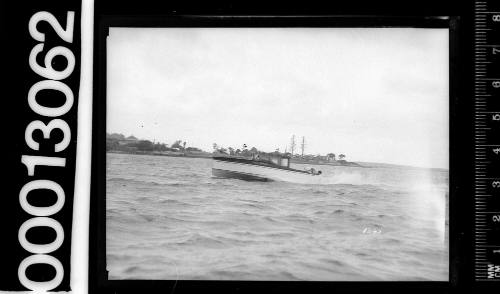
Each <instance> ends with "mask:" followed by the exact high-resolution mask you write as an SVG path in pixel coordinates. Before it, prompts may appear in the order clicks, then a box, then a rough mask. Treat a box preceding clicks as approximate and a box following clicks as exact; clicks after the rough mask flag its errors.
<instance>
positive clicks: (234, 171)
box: [212, 159, 321, 184]
mask: <svg viewBox="0 0 500 294" xmlns="http://www.w3.org/2000/svg"><path fill="white" fill-rule="evenodd" d="M212 175H213V176H214V177H218V178H234V179H241V180H247V181H283V182H292V183H302V184H317V183H319V181H320V178H321V176H318V175H312V174H310V173H306V172H303V171H299V170H293V169H282V168H274V167H269V166H261V165H255V164H251V163H245V162H234V161H227V160H223V159H222V160H218V159H214V160H213V167H212Z"/></svg>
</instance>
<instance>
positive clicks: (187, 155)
mask: <svg viewBox="0 0 500 294" xmlns="http://www.w3.org/2000/svg"><path fill="white" fill-rule="evenodd" d="M106 153H115V154H134V155H153V156H168V157H184V158H205V159H212V157H213V154H212V153H208V152H203V153H201V152H196V153H194V152H185V153H183V152H171V151H152V152H151V151H120V150H107V151H106ZM291 163H293V164H309V165H328V166H346V167H363V168H365V167H368V168H369V167H370V166H363V165H360V164H358V163H356V162H349V161H342V162H339V161H337V162H330V163H328V162H311V161H300V160H297V159H292V160H291Z"/></svg>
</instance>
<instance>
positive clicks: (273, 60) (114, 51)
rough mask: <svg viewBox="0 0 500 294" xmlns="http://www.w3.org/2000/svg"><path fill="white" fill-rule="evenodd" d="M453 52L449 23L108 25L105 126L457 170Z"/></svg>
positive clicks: (201, 142) (169, 137)
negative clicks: (452, 135)
mask: <svg viewBox="0 0 500 294" xmlns="http://www.w3.org/2000/svg"><path fill="white" fill-rule="evenodd" d="M448 60H449V58H448V30H447V29H424V28H111V29H110V33H109V36H108V40H107V132H108V133H114V132H116V133H122V134H124V135H126V136H129V135H134V136H136V137H138V138H141V139H148V140H151V141H152V140H155V141H157V142H158V141H159V142H163V143H167V144H172V143H173V142H174V141H175V140H178V139H179V140H183V141H186V144H187V146H193V147H199V148H202V149H204V150H206V151H211V150H212V145H213V143H217V144H218V145H219V146H224V147H229V146H231V147H234V148H235V149H236V148H241V146H242V145H243V144H247V145H248V146H249V148H250V147H252V146H255V147H256V148H257V149H259V150H263V151H268V152H271V151H274V150H276V149H277V148H279V150H280V151H282V152H283V151H285V149H286V150H287V151H290V149H289V148H290V147H289V145H290V141H291V140H290V139H291V137H292V135H295V137H296V138H297V141H299V140H301V138H302V136H304V137H305V141H306V148H305V153H307V154H327V153H335V154H345V155H346V159H347V160H349V161H361V162H381V163H393V164H403V165H412V166H419V167H435V168H448V160H449V133H448V132H449V129H448V128H449V123H448V120H449V93H448V89H449V64H448ZM298 143H299V142H297V145H299V144H298Z"/></svg>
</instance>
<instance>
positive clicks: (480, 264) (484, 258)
mask: <svg viewBox="0 0 500 294" xmlns="http://www.w3.org/2000/svg"><path fill="white" fill-rule="evenodd" d="M496 2H500V1H496ZM473 23H474V38H473V40H474V145H475V148H474V162H475V167H474V218H475V224H474V266H475V268H474V275H475V280H476V281H481V282H482V281H500V36H499V35H500V3H494V1H493V0H484V1H476V2H475V6H474V22H473Z"/></svg>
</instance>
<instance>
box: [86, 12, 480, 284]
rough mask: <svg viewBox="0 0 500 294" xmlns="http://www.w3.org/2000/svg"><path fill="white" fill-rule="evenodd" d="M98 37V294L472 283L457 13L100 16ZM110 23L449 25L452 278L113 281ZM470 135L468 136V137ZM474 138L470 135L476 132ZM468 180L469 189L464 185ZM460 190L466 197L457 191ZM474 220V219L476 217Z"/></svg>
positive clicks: (94, 205) (93, 271) (463, 71)
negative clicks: (109, 245) (109, 262)
mask: <svg viewBox="0 0 500 294" xmlns="http://www.w3.org/2000/svg"><path fill="white" fill-rule="evenodd" d="M95 21H96V22H95V24H94V25H95V34H94V36H95V39H94V42H95V43H94V98H93V123H92V127H93V135H92V175H91V215H90V234H91V236H92V237H91V240H90V241H91V242H90V255H89V258H90V259H89V282H90V290H91V291H92V292H94V291H96V292H98V293H101V292H102V291H104V292H110V293H118V292H135V291H137V290H153V291H158V290H163V291H167V290H168V291H172V292H173V291H174V290H175V291H181V292H183V291H188V292H191V291H200V290H209V291H217V292H220V291H221V292H255V291H272V292H274V291H293V290H297V291H304V290H312V291H314V292H318V291H321V292H323V291H324V292H331V291H339V293H348V292H353V291H355V292H365V291H370V292H372V291H374V292H379V291H382V292H385V291H388V292H391V293H393V292H394V293H399V292H402V291H405V292H411V293H420V292H422V291H426V292H432V293H449V292H455V290H457V289H458V287H460V286H461V285H462V286H463V285H469V284H470V283H471V276H472V275H471V273H470V269H471V265H470V261H469V258H468V256H467V252H469V251H468V250H469V248H468V246H467V245H469V244H468V243H465V244H464V242H467V241H468V239H467V238H468V236H467V228H468V225H467V224H468V222H469V221H470V220H469V218H470V216H469V215H468V214H467V213H465V214H464V207H466V206H468V205H469V203H468V202H467V199H466V198H465V199H464V195H463V194H464V192H465V193H466V192H467V191H468V188H467V186H466V184H467V183H466V181H465V182H464V180H465V179H466V178H467V174H466V173H464V172H461V171H463V169H464V168H467V167H468V166H469V163H470V162H469V161H467V160H466V161H463V160H462V161H461V158H463V157H464V152H463V150H464V149H465V150H466V149H468V147H469V146H468V145H467V144H466V145H465V146H462V147H464V148H456V146H460V145H461V144H464V142H463V140H461V139H462V138H463V137H462V136H461V134H463V132H464V130H465V131H468V130H469V126H468V125H467V121H468V120H469V119H470V117H469V115H470V113H469V111H468V109H469V108H472V107H471V105H472V104H471V102H470V101H467V100H466V99H464V98H465V97H463V96H462V97H460V99H459V96H460V95H465V94H466V93H467V89H464V86H463V83H461V81H460V79H461V78H463V77H464V76H466V75H467V70H468V68H467V65H465V66H464V65H463V64H461V63H460V56H461V52H460V50H459V48H463V46H464V44H463V42H464V40H463V38H462V39H460V38H459V35H460V31H459V25H460V23H461V20H460V18H459V17H454V16H446V17H442V16H432V17H429V16H401V17H394V16H372V15H370V16H366V15H342V16H338V15H331V16H328V15H322V16H305V15H279V16H277V15H274V16H265V15H214V14H212V15H163V16H158V15H141V16H138V15H119V16H116V15H96V18H95ZM109 27H415V28H449V33H450V34H449V36H450V38H449V41H450V43H449V44H450V51H449V58H450V91H449V97H450V100H449V101H450V103H449V106H450V125H449V127H450V129H449V130H450V153H449V154H450V177H449V180H450V185H449V187H450V191H449V192H450V194H449V200H450V201H449V228H450V230H449V236H450V237H449V240H450V250H449V260H450V275H449V282H275V281H186V280H182V281H171V280H170V281H167V280H108V278H107V277H108V275H107V270H106V233H105V229H106V224H105V205H106V203H105V195H106V191H105V175H106V164H105V160H106V149H105V142H106V141H105V135H106V38H107V36H108V33H109ZM466 136H467V135H466ZM470 136H471V137H472V135H470ZM463 184H465V187H464V186H463ZM459 194H461V198H460V199H459V198H458V195H459ZM470 222H471V221H470Z"/></svg>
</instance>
